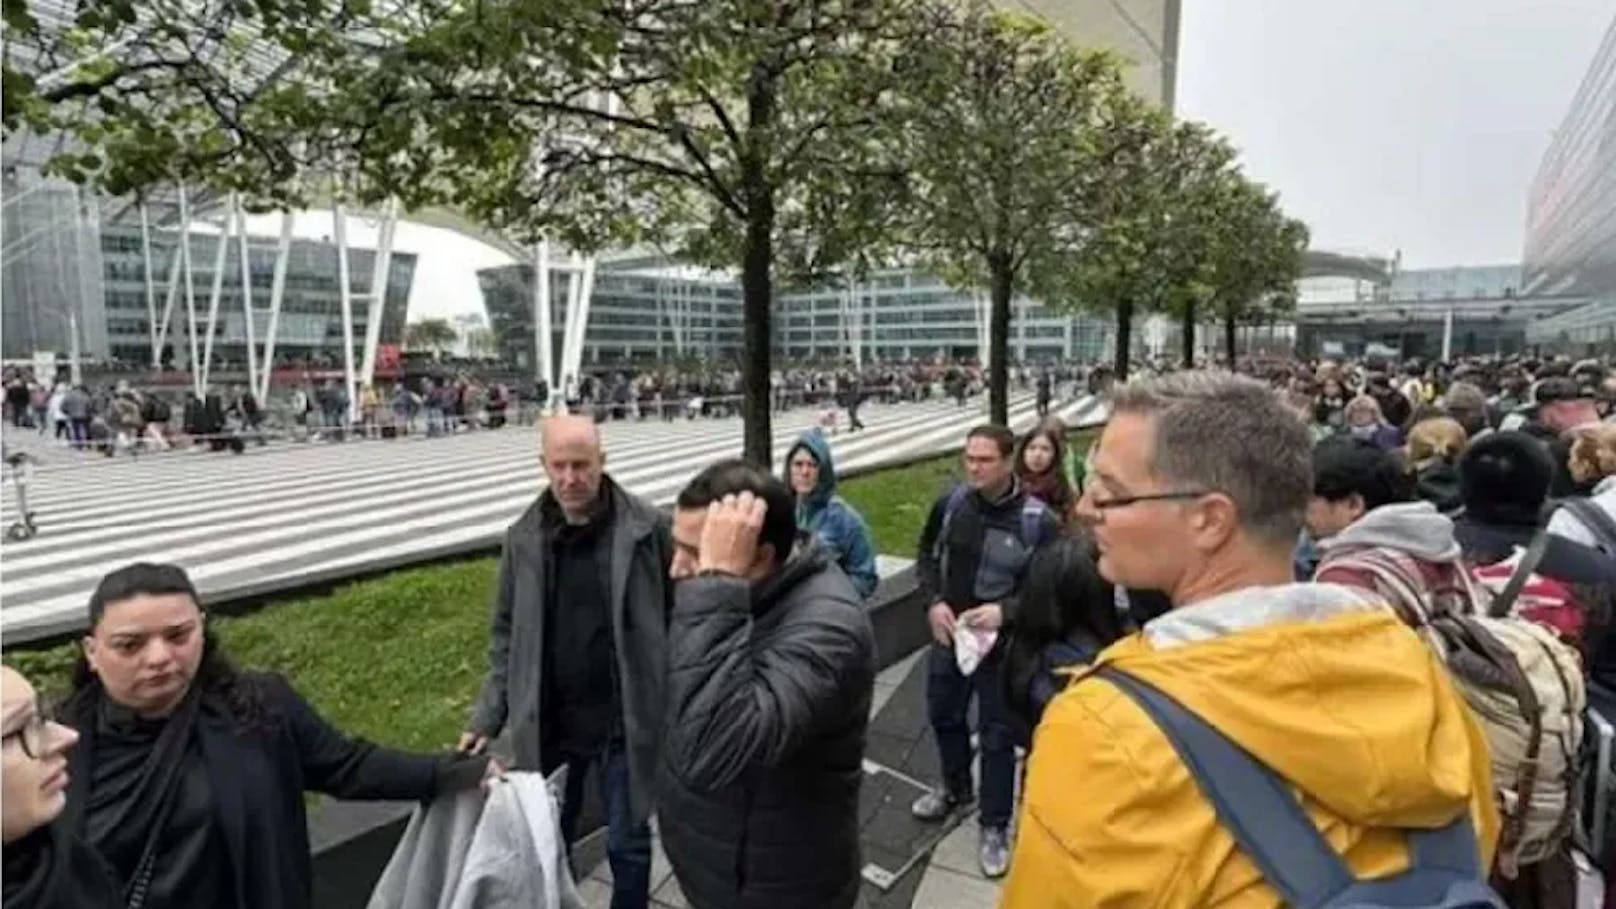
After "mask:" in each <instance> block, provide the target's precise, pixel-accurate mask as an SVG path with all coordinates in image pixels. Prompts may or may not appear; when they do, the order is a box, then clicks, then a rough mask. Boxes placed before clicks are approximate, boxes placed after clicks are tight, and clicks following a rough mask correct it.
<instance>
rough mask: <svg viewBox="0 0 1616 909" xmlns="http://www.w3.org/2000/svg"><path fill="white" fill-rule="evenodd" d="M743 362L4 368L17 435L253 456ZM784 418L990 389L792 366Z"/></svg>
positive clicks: (508, 414) (697, 411)
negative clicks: (296, 371)
mask: <svg viewBox="0 0 1616 909" xmlns="http://www.w3.org/2000/svg"><path fill="white" fill-rule="evenodd" d="M1086 372H1087V371H1086V370H1082V369H1080V368H1079V367H1076V366H1073V365H1066V364H1061V365H1047V366H1042V367H1034V366H1023V365H1017V366H1016V367H1014V368H1013V369H1012V374H1011V380H1012V383H1013V384H1014V385H1016V386H1017V387H1020V388H1022V389H1029V388H1036V392H1037V396H1038V407H1039V413H1040V414H1042V413H1045V412H1047V411H1048V409H1049V407H1050V405H1051V402H1052V400H1053V399H1055V398H1056V397H1059V395H1060V394H1061V390H1062V389H1063V388H1072V389H1073V390H1074V391H1075V389H1076V384H1075V383H1077V382H1078V381H1080V380H1081V378H1082V376H1084V375H1085V374H1086ZM740 382H741V374H740V371H739V370H737V369H718V368H711V369H694V368H690V367H675V366H666V367H664V366H657V365H652V366H649V367H645V368H640V369H621V370H611V371H602V372H600V373H598V374H584V375H583V376H581V377H580V378H574V377H572V376H567V377H565V378H564V379H563V382H562V384H561V387H559V388H556V389H551V388H549V387H548V386H547V385H546V384H545V383H544V382H543V381H542V380H541V381H539V382H536V383H534V382H519V381H515V380H513V379H510V378H509V377H505V378H501V377H499V375H497V374H483V373H479V372H476V371H472V370H469V369H466V370H459V371H453V372H442V373H437V374H433V375H427V376H418V377H413V378H408V379H400V380H396V381H380V380H378V381H375V382H365V383H361V384H360V385H359V386H358V387H357V388H356V389H355V395H354V398H357V403H355V401H354V400H353V399H352V398H350V396H349V394H348V390H347V386H346V384H345V383H344V382H343V381H341V380H340V379H337V378H335V377H331V378H326V379H323V380H322V379H317V378H315V379H308V380H305V381H303V382H302V383H299V384H296V385H293V386H291V387H290V388H284V389H280V388H278V389H276V390H275V391H274V392H272V399H271V400H270V401H259V400H258V396H257V395H256V394H255V393H253V392H252V391H251V390H250V389H248V388H247V387H245V386H243V385H230V386H224V387H221V388H218V389H211V388H210V389H208V390H206V391H205V392H204V393H202V394H197V393H195V392H194V391H176V390H172V389H157V388H142V387H140V386H138V385H137V384H133V383H132V381H131V379H129V378H127V377H126V378H121V379H118V380H117V381H115V382H108V383H103V384H101V386H100V387H99V388H95V387H92V386H91V385H89V384H84V383H81V384H73V383H71V382H68V381H65V380H63V381H55V382H50V383H47V382H46V381H42V380H40V379H37V378H36V377H35V376H34V375H33V374H32V372H31V370H29V369H27V368H20V369H8V370H7V371H6V373H5V375H4V376H3V377H0V383H3V384H4V387H5V396H4V402H5V417H6V419H7V420H8V421H9V422H10V423H11V425H12V427H13V428H14V429H33V430H35V431H37V432H38V433H39V434H40V435H46V434H53V435H52V437H53V438H54V439H55V440H56V441H57V442H59V443H60V444H62V445H64V446H70V447H72V448H74V449H76V450H80V451H92V452H97V453H100V454H102V455H105V456H107V457H113V456H115V455H118V454H121V453H127V454H130V455H135V454H140V453H143V452H149V451H168V450H170V449H173V448H180V449H191V448H198V449H204V450H212V451H233V452H238V453H239V452H241V451H243V450H245V448H246V446H247V445H248V444H249V443H256V444H265V443H266V442H268V441H269V440H271V439H287V440H291V441H297V442H343V441H348V440H355V439H393V438H405V437H409V436H418V435H424V436H427V437H438V436H450V435H455V434H457V433H463V432H468V431H472V430H481V429H500V428H503V427H505V426H507V425H512V424H514V425H520V426H527V425H531V424H533V423H534V422H535V421H536V420H538V419H540V418H542V417H543V416H544V415H546V414H550V413H556V412H565V413H582V414H588V415H591V416H593V417H594V418H595V419H596V420H597V421H600V422H605V421H608V420H633V421H645V420H661V421H664V422H668V421H674V420H695V419H698V418H717V417H726V416H733V415H735V414H738V413H739V412H740V402H741V384H740ZM770 385H771V395H772V404H773V407H774V410H775V411H776V412H785V411H788V410H793V409H796V408H813V409H814V410H815V411H816V422H817V423H818V424H819V425H820V426H821V427H822V428H823V429H825V430H826V431H827V432H832V433H834V432H836V431H839V430H840V429H841V428H843V427H844V426H845V427H846V428H847V429H849V430H852V431H857V430H859V429H862V428H863V422H862V420H861V419H860V418H859V408H860V407H861V406H862V405H863V404H864V403H865V402H866V401H870V400H873V401H876V402H879V403H883V404H894V403H899V402H906V401H926V400H945V399H953V400H956V401H957V402H958V403H959V404H960V405H961V406H963V405H964V403H965V402H966V401H967V400H969V399H971V398H973V397H975V396H977V395H980V394H981V393H982V392H983V389H984V384H983V376H982V371H981V369H980V367H979V366H978V365H976V364H974V363H969V362H939V361H931V360H927V361H910V362H903V363H877V364H871V365H869V366H867V367H865V368H863V369H855V368H852V367H849V366H845V365H841V366H837V365H825V366H793V367H789V368H785V369H781V370H777V371H775V372H774V373H773V375H772V376H771V380H770Z"/></svg>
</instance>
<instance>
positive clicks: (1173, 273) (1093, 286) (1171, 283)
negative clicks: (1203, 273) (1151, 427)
mask: <svg viewBox="0 0 1616 909" xmlns="http://www.w3.org/2000/svg"><path fill="white" fill-rule="evenodd" d="M1104 119H1105V122H1104V124H1103V126H1102V128H1101V129H1100V130H1099V132H1098V133H1097V134H1096V135H1097V140H1096V141H1097V142H1098V146H1099V154H1098V155H1097V156H1096V159H1097V162H1098V163H1097V166H1096V169H1095V172H1094V179H1093V180H1092V181H1091V182H1090V184H1089V187H1090V189H1089V192H1088V193H1087V194H1086V195H1085V196H1084V197H1083V198H1081V199H1080V200H1078V201H1077V202H1076V203H1074V204H1077V205H1080V206H1081V208H1082V210H1083V211H1084V212H1085V215H1084V217H1082V218H1073V219H1071V220H1070V221H1069V222H1068V223H1067V224H1066V225H1065V226H1064V227H1063V229H1062V232H1061V239H1062V241H1063V244H1064V247H1065V254H1064V255H1063V256H1062V257H1060V258H1059V259H1058V260H1057V262H1056V263H1055V266H1056V267H1054V268H1051V269H1049V270H1048V271H1044V272H1041V273H1039V274H1036V275H1035V276H1034V277H1035V281H1036V283H1037V285H1038V287H1039V288H1041V293H1040V296H1041V297H1042V298H1043V299H1045V300H1048V301H1052V303H1053V305H1055V306H1057V307H1059V308H1076V309H1085V310H1090V311H1100V312H1107V311H1108V312H1110V313H1112V314H1114V316H1115V320H1116V332H1115V345H1116V351H1115V364H1114V374H1115V376H1116V378H1117V379H1119V380H1121V379H1126V378H1127V377H1128V367H1129V362H1130V353H1131V351H1132V345H1133V322H1134V318H1135V316H1137V315H1138V314H1140V313H1142V312H1149V311H1151V310H1154V309H1159V308H1160V307H1161V305H1162V301H1163V300H1164V299H1165V298H1167V297H1168V295H1169V294H1170V292H1171V291H1172V290H1173V288H1175V287H1178V286H1180V285H1181V283H1182V277H1183V272H1184V269H1183V267H1182V261H1181V260H1182V247H1175V246H1174V245H1173V241H1174V239H1175V236H1176V235H1175V234H1174V233H1173V224H1174V221H1175V219H1176V218H1178V217H1181V215H1182V213H1180V212H1177V211H1176V210H1175V205H1176V204H1177V199H1178V191H1179V186H1180V181H1181V179H1182V175H1181V173H1180V168H1179V164H1180V162H1179V160H1178V156H1177V152H1178V146H1179V144H1180V143H1179V141H1178V139H1179V137H1180V135H1181V132H1182V129H1183V127H1182V125H1180V126H1178V127H1175V126H1174V125H1173V124H1172V123H1171V122H1170V120H1169V118H1168V116H1167V114H1166V113H1165V112H1163V111H1162V110H1160V109H1159V108H1157V107H1156V106H1154V105H1152V104H1149V103H1148V102H1145V101H1143V100H1140V99H1138V98H1136V97H1133V96H1129V97H1127V98H1125V99H1123V101H1122V102H1121V103H1119V104H1117V105H1114V106H1113V107H1112V108H1111V109H1110V110H1109V111H1107V112H1106V114H1105V118H1104ZM1180 223H1182V222H1180Z"/></svg>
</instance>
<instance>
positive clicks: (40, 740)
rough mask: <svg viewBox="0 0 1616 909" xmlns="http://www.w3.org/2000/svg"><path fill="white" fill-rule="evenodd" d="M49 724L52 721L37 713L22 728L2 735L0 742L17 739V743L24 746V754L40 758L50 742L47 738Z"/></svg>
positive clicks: (34, 758)
mask: <svg viewBox="0 0 1616 909" xmlns="http://www.w3.org/2000/svg"><path fill="white" fill-rule="evenodd" d="M49 726H50V721H49V720H47V719H45V718H44V717H43V716H40V715H39V714H37V713H36V714H34V715H33V716H32V717H30V718H29V719H28V722H27V723H24V724H23V725H22V727H21V728H18V729H16V730H13V731H11V732H8V733H6V734H5V735H4V736H0V742H7V741H10V740H12V739H16V740H17V744H18V745H19V746H20V747H21V748H22V753H23V754H25V755H27V756H28V757H29V758H31V759H33V760H38V759H40V758H42V757H44V756H45V747H46V745H47V744H48V743H47V742H46V741H45V738H46V735H47V733H48V731H49V730H48V728H47V727H49Z"/></svg>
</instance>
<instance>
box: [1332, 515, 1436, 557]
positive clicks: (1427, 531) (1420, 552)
mask: <svg viewBox="0 0 1616 909" xmlns="http://www.w3.org/2000/svg"><path fill="white" fill-rule="evenodd" d="M1368 546H1384V547H1387V548H1389V549H1396V550H1399V551H1401V552H1406V553H1408V554H1409V555H1411V556H1414V557H1415V558H1417V559H1422V560H1424V561H1427V562H1452V561H1454V560H1456V559H1458V558H1459V544H1458V542H1457V541H1455V540H1454V538H1453V521H1452V520H1451V519H1449V518H1448V517H1447V516H1446V515H1444V514H1441V513H1439V512H1438V511H1437V510H1436V506H1435V505H1432V504H1431V503H1430V502H1399V503H1397V504H1394V505H1382V506H1380V507H1379V508H1376V509H1373V510H1371V511H1369V512H1368V513H1366V514H1365V515H1364V516H1363V517H1361V518H1359V519H1358V520H1356V521H1354V522H1353V523H1352V524H1350V525H1349V526H1348V527H1347V529H1346V530H1343V531H1341V532H1340V533H1338V534H1336V535H1335V536H1333V537H1331V538H1329V539H1328V540H1325V541H1323V542H1321V543H1319V551H1320V552H1322V553H1325V554H1329V553H1331V552H1338V551H1340V550H1343V549H1355V548H1360V547H1368Z"/></svg>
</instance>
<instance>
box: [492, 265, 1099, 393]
mask: <svg viewBox="0 0 1616 909" xmlns="http://www.w3.org/2000/svg"><path fill="white" fill-rule="evenodd" d="M638 264H640V263H637V262H635V263H632V264H631V265H630V266H629V267H628V268H626V269H625V268H624V266H623V265H621V264H614V263H602V264H600V265H599V266H598V267H597V270H596V276H595V290H594V295H593V299H592V301H591V303H590V310H589V322H588V325H587V327H586V328H585V331H584V348H583V361H584V362H585V363H604V364H618V363H633V362H647V361H657V360H662V361H666V360H676V359H680V358H684V357H699V358H703V359H713V360H719V361H733V360H735V359H736V358H737V356H738V354H739V352H740V349H741V343H742V325H743V323H742V318H741V291H740V287H739V285H738V284H737V283H736V282H734V281H733V280H730V279H728V278H724V277H722V276H713V275H710V274H705V273H702V274H699V275H698V274H696V273H693V272H689V271H684V272H681V270H679V269H677V268H669V267H663V268H659V269H644V268H636V267H634V266H635V265H638ZM477 274H478V281H479V284H480V285H481V287H482V293H483V303H484V304H485V306H486V307H487V309H488V315H489V324H490V326H491V327H492V328H493V329H494V332H495V334H496V335H497V336H498V338H499V341H500V350H501V353H502V354H503V355H504V357H505V359H506V360H507V361H508V362H510V363H512V364H514V365H517V366H519V367H527V366H530V365H531V364H532V363H533V338H534V325H533V305H534V302H533V283H532V282H533V268H532V267H531V266H530V265H506V266H500V267H498V268H486V269H483V270H481V271H479V272H478V273H477ZM550 281H551V284H550V301H551V303H550V305H551V316H550V326H551V351H552V354H551V355H552V357H553V358H554V362H556V363H560V362H561V343H562V331H563V326H564V324H565V319H566V308H567V305H568V304H567V286H568V278H567V277H566V276H565V275H564V274H562V273H560V272H556V273H553V274H552V275H551V279H550ZM1013 305H1014V310H1013V312H1012V319H1011V335H1010V352H1011V356H1012V357H1013V358H1015V359H1017V360H1022V361H1047V360H1067V359H1079V360H1097V359H1099V358H1101V357H1102V356H1103V355H1104V350H1105V347H1106V344H1107V342H1108V341H1109V339H1110V334H1111V330H1110V325H1109V323H1108V322H1105V321H1103V320H1100V319H1095V318H1091V317H1088V316H1069V315H1055V314H1050V313H1047V312H1046V311H1045V310H1044V308H1043V307H1042V306H1041V305H1039V304H1038V303H1036V302H1034V301H1031V300H1025V299H1022V300H1018V301H1016V302H1015V303H1014V304H1013ZM980 337H981V335H980V329H979V325H978V316H977V302H976V299H975V298H974V297H973V296H971V295H970V294H966V293H961V292H959V291H956V290H953V289H951V288H949V287H948V286H947V285H945V284H944V283H943V282H942V281H940V280H939V279H937V278H935V277H933V276H931V275H928V274H925V273H923V272H914V271H887V272H881V273H878V274H876V275H873V276H871V278H870V279H869V280H867V281H864V282H860V283H857V284H856V285H854V286H853V287H851V288H845V287H844V288H822V289H817V290H810V291H796V292H781V293H779V294H778V295H777V302H776V305H775V314H774V348H775V353H776V355H777V356H780V357H784V358H786V359H790V360H831V359H834V360H841V359H846V358H850V357H853V356H854V351H855V350H857V351H858V352H859V354H860V355H861V356H862V358H864V359H874V360H905V359H911V358H919V357H931V356H944V357H956V358H957V357H978V356H980V354H981V351H980V349H979V348H980V343H979V341H980Z"/></svg>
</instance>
